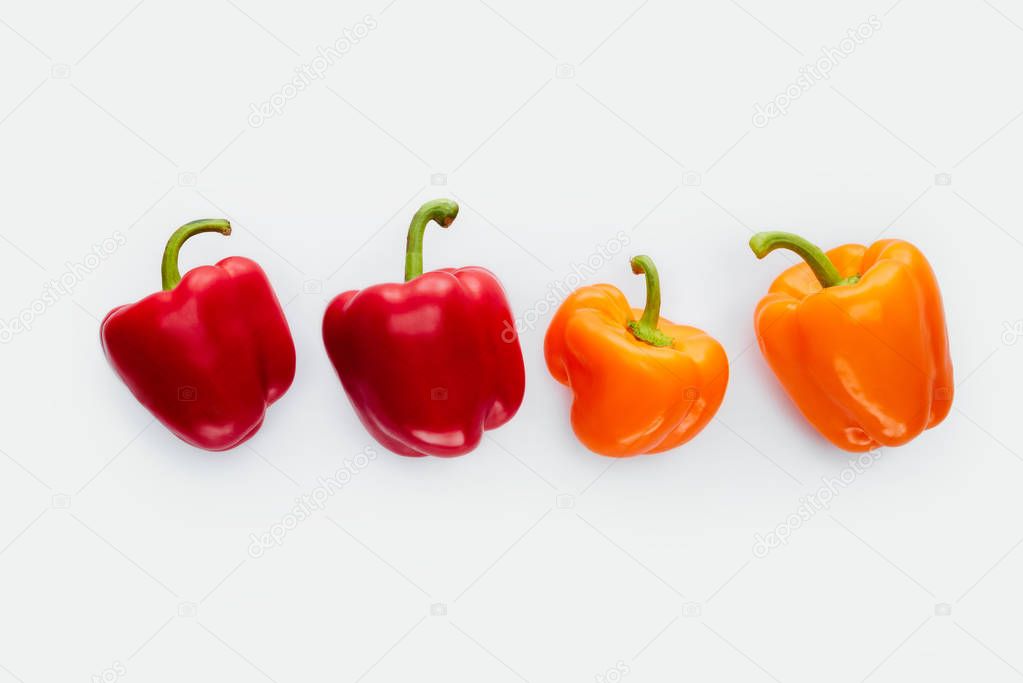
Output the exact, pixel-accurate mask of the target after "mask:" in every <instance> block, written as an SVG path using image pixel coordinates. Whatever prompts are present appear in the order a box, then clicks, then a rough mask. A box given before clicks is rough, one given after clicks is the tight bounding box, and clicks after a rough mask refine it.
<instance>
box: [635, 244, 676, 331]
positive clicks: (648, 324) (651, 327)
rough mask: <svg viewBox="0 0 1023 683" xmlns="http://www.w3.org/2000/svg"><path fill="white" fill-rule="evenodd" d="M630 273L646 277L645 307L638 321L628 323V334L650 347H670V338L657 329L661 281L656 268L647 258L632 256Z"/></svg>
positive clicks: (652, 261) (659, 312)
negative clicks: (630, 333)
mask: <svg viewBox="0 0 1023 683" xmlns="http://www.w3.org/2000/svg"><path fill="white" fill-rule="evenodd" d="M629 263H631V264H632V272H633V273H635V274H636V275H639V274H640V273H642V274H643V275H645V276H646V307H644V308H643V316H642V317H641V318H640V319H639V320H630V321H629V332H632V336H634V337H635V338H636V339H638V340H640V341H642V342H646V343H647V344H650V345H652V346H671V343H672V342H673V341H674V339H672V338H671V337H669V336H668V335H666V334H664V333H663V332H661V331H660V330H659V329H657V322H658V320H660V317H661V279H660V277H658V275H657V267H656V266H655V265H654V260H653V259H652V258H650V257H649V256H643V255H640V256H633V257H632V260H631V261H629Z"/></svg>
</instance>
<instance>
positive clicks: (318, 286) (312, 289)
mask: <svg viewBox="0 0 1023 683" xmlns="http://www.w3.org/2000/svg"><path fill="white" fill-rule="evenodd" d="M302 291H303V292H304V293H306V294H319V293H320V292H322V291H323V280H316V279H309V280H306V281H304V282H303V283H302Z"/></svg>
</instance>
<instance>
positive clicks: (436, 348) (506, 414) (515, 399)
mask: <svg viewBox="0 0 1023 683" xmlns="http://www.w3.org/2000/svg"><path fill="white" fill-rule="evenodd" d="M457 215H458V204H456V203H455V202H453V201H451V200H449V199H437V200H433V201H429V202H427V203H425V204H423V206H422V208H420V209H419V211H417V212H416V214H415V216H414V217H413V218H412V223H411V225H410V226H409V229H408V241H407V245H406V252H405V282H403V283H387V284H378V285H373V286H371V287H367V288H365V289H362V290H352V291H348V292H344V293H342V294H339V295H338V296H336V297H335V298H334V299H333V300H332V301H331V302H330V304H329V305H328V306H327V310H326V312H325V314H324V316H323V342H324V345H325V346H326V348H327V355H328V356H329V357H330V361H331V363H333V365H334V368H335V370H337V374H338V377H339V378H340V380H341V385H342V387H343V388H344V390H345V393H347V395H348V398H349V400H350V401H351V403H352V406H353V407H354V408H355V411H356V413H357V414H358V416H359V418H360V419H361V420H362V423H363V425H365V427H366V429H367V430H368V431H369V433H370V434H371V435H372V436H373V437H374V438H375V439H376V440H377V441H379V442H380V444H381V445H383V446H384V447H385V448H387V449H389V450H391V451H393V452H395V453H398V454H400V455H407V456H417V457H418V456H426V455H435V456H456V455H464V454H465V453H468V452H470V451H472V450H473V449H475V448H476V446H477V445H479V442H480V440H481V439H482V438H483V432H484V430H488V429H495V428H497V427H500V426H501V425H503V424H504V423H506V422H508V420H510V419H511V418H512V416H514V415H515V413H516V411H517V410H518V409H519V405H520V404H521V403H522V394H523V391H524V388H525V369H524V366H523V362H522V351H521V350H520V349H519V341H518V336H517V335H516V334H515V326H514V325H513V324H512V315H511V310H510V309H509V307H508V302H507V300H506V299H505V295H504V290H503V289H502V288H501V284H500V282H498V280H497V278H496V277H495V276H494V275H493V273H491V272H490V271H488V270H486V269H484V268H479V267H476V266H468V267H465V268H442V269H440V270H433V271H430V272H428V273H423V233H424V231H425V230H426V226H427V225H428V224H429V223H430V222H431V221H435V222H436V223H437V224H438V225H440V226H441V227H444V228H446V227H448V226H450V225H451V223H452V221H454V220H455V217H456V216H457Z"/></svg>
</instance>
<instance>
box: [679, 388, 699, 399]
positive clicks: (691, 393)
mask: <svg viewBox="0 0 1023 683" xmlns="http://www.w3.org/2000/svg"><path fill="white" fill-rule="evenodd" d="M683 396H685V397H686V400H687V401H695V400H696V399H698V398H700V390H699V389H697V388H696V387H686V390H685V393H684V394H683Z"/></svg>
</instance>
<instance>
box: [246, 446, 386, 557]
mask: <svg viewBox="0 0 1023 683" xmlns="http://www.w3.org/2000/svg"><path fill="white" fill-rule="evenodd" d="M376 458H377V452H376V450H374V449H373V447H372V446H366V447H365V448H364V449H362V451H360V452H359V453H357V454H356V455H355V457H354V458H352V459H351V460H345V462H344V464H343V465H342V466H341V467H339V468H338V469H337V471H336V472H334V473H333V474H332V475H330V476H328V477H317V479H316V481H317V483H318V486H316V488H314V489H313V490H312V491H310V492H309V493H305V494H303V495H301V496H299V497H298V498H295V506H294V507H293V508H291V510H289V511H288V512H287V513H285V514H284V516H283V517H281V519H280V521H278V522H275V523H273V524H271V525H270V527H269V528H268V529H267V530H266V531H264V532H263V533H262V534H249V540H250V541H251V543H250V544H249V557H251V558H253V559H259V558H260V557H263V554H264V553H266V551H267V550H269V549H270V548H273V547H274V546H281V545H283V544H284V539H285V537H286V536H287V535H288V533H289V532H291V531H294V530H295V528H296V527H297V526H298V525H299V523H300V522H304V521H305V520H307V519H309V518H310V517H312V516H313V513H314V512H319V511H320V510H323V509H324V508H325V507H326V506H327V501H328V500H330V497H331V496H333V495H334V494H335V493H337V492H338V491H340V490H341V489H343V488H344V487H345V486H347V485H348V483H349V482H351V481H352V478H353V477H355V476H356V475H357V474H359V473H360V472H362V471H363V470H365V469H366V468H367V467H369V464H370V463H371V462H373V461H374V460H376Z"/></svg>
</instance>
